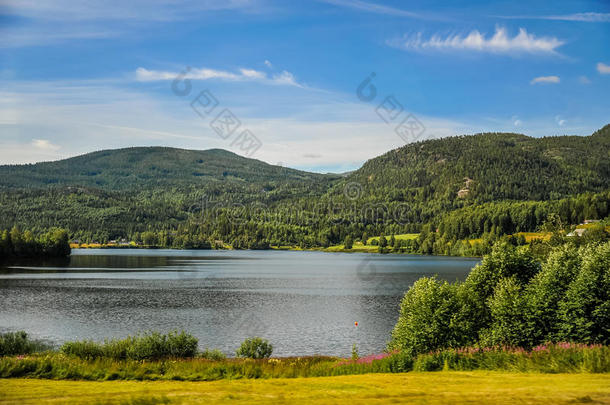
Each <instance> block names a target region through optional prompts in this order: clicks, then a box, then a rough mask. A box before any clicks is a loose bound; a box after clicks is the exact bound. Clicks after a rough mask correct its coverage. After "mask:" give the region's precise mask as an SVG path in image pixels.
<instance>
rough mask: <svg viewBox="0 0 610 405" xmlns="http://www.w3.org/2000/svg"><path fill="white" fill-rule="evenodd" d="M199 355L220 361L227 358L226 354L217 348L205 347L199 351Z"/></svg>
mask: <svg viewBox="0 0 610 405" xmlns="http://www.w3.org/2000/svg"><path fill="white" fill-rule="evenodd" d="M199 357H201V358H202V359H206V360H213V361H221V360H225V359H226V358H227V356H226V355H225V354H224V353H223V352H221V351H220V350H218V349H213V350H210V349H205V351H203V352H201V353H199Z"/></svg>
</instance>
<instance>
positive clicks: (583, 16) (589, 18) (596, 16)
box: [499, 12, 610, 22]
mask: <svg viewBox="0 0 610 405" xmlns="http://www.w3.org/2000/svg"><path fill="white" fill-rule="evenodd" d="M499 17H500V18H509V19H516V20H557V21H578V22H610V13H595V12H587V13H574V14H562V15H541V16H532V15H522V16H516V15H515V16H499Z"/></svg>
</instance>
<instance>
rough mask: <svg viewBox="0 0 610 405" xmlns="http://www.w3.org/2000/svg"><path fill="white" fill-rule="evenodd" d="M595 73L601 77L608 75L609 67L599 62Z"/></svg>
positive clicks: (609, 72)
mask: <svg viewBox="0 0 610 405" xmlns="http://www.w3.org/2000/svg"><path fill="white" fill-rule="evenodd" d="M597 71H598V72H599V73H601V74H602V75H607V74H610V65H606V64H605V63H602V62H599V63H598V64H597Z"/></svg>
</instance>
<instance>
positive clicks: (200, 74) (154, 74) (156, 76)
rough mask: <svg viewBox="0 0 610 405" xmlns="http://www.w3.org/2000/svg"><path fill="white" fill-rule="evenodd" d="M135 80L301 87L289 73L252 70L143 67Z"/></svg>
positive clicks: (137, 71) (138, 71) (138, 70)
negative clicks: (197, 81)
mask: <svg viewBox="0 0 610 405" xmlns="http://www.w3.org/2000/svg"><path fill="white" fill-rule="evenodd" d="M135 77H136V80H138V81H141V82H151V81H158V80H174V79H176V78H180V80H183V79H191V80H211V79H219V80H225V81H258V82H261V83H268V84H281V85H289V86H297V87H302V86H301V85H300V84H299V83H297V81H296V79H295V77H294V75H293V74H292V73H290V72H287V71H283V72H282V73H279V74H275V75H273V76H268V75H267V74H266V73H265V72H261V71H259V70H254V69H239V72H238V73H233V72H228V71H225V70H216V69H207V68H201V69H197V68H188V69H186V70H185V71H183V72H169V71H163V70H148V69H145V68H143V67H139V68H137V69H136V74H135Z"/></svg>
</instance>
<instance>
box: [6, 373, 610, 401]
mask: <svg viewBox="0 0 610 405" xmlns="http://www.w3.org/2000/svg"><path fill="white" fill-rule="evenodd" d="M609 381H610V379H609V377H608V375H605V374H537V373H506V372H487V371H475V372H440V373H407V374H364V375H352V376H338V377H326V378H321V377H318V378H294V379H263V380H252V379H248V380H222V381H213V382H183V381H155V382H150V381H145V382H141V381H105V382H91V381H65V380H64V381H54V380H32V379H9V380H0V404H17V403H18V404H37V405H38V404H43V405H46V404H59V403H73V402H78V403H81V404H98V405H100V404H125V405H127V404H134V405H135V404H139V405H147V404H149V405H152V404H216V403H233V404H235V403H237V404H246V403H278V404H282V403H296V404H307V403H312V402H315V403H319V404H339V403H349V404H377V403H392V402H393V403H404V402H407V401H408V402H412V403H426V404H446V403H452V404H462V403H467V404H489V403H494V404H515V403H527V404H548V403H553V404H587V403H596V404H607V403H610V384H609Z"/></svg>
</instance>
